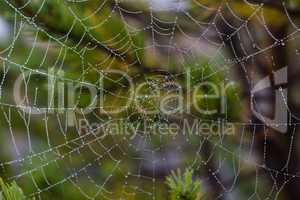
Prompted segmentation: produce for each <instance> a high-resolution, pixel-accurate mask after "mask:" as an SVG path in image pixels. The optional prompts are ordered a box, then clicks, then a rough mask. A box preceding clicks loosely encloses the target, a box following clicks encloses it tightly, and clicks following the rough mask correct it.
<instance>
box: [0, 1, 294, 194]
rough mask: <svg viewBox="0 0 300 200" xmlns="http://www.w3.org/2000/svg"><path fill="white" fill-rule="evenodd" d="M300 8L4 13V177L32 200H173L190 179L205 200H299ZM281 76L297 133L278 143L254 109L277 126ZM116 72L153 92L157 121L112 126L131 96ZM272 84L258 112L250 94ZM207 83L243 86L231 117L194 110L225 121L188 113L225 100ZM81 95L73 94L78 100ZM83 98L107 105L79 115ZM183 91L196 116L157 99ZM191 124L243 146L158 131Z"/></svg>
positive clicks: (139, 5)
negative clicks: (173, 187)
mask: <svg viewBox="0 0 300 200" xmlns="http://www.w3.org/2000/svg"><path fill="white" fill-rule="evenodd" d="M299 4H300V2H299V1H298V0H288V1H275V0H264V1H259V0H253V1H246V0H243V1H239V0H231V1H226V0H224V1H223V0H211V1H208V0H181V1H180V0H123V1H119V0H116V1H114V0H103V1H96V0H65V1H63V0H28V1H25V0H1V1H0V63H1V64H0V66H1V70H0V108H1V111H0V177H2V178H3V179H4V180H5V181H7V182H11V181H16V182H17V183H18V185H19V186H20V187H21V188H22V189H23V191H24V193H25V194H26V195H27V197H28V198H31V197H36V198H37V199H72V200H73V199H74V200H75V199H78V200H79V199H80V200H81V199H126V200H129V199H138V200H142V199H157V200H161V199H167V198H168V187H167V185H166V184H165V181H166V177H167V176H168V175H169V174H170V172H171V171H172V170H176V169H178V168H180V169H186V168H192V169H193V170H194V173H195V174H194V175H195V179H198V180H200V181H201V188H202V189H201V190H202V193H203V194H205V198H206V199H290V200H296V199H299V196H300V195H299V189H300V178H299V169H300V166H299V164H300V163H299V161H300V160H299V148H298V146H299V145H298V144H299V140H298V133H299V128H298V119H299V118H298V113H299V109H300V107H299V92H298V90H299V78H298V76H299V66H298V64H299V47H300V46H299V45H300V40H299V35H300V34H299V17H300V5H299ZM284 67H287V69H288V82H287V83H286V84H283V85H281V86H280V87H281V89H282V88H286V89H287V92H288V96H287V98H284V104H283V105H280V106H282V107H283V108H285V109H287V110H288V120H287V121H285V122H282V123H277V124H275V125H276V126H284V127H286V128H287V131H286V132H285V133H281V132H278V131H276V129H274V127H270V126H268V125H266V124H264V122H263V121H261V120H259V119H257V118H256V117H255V116H254V115H253V113H252V111H251V109H250V108H251V103H253V102H254V104H255V108H256V110H259V112H261V113H263V115H264V116H267V117H269V118H272V116H274V113H275V110H276V109H277V107H278V105H277V107H276V104H275V91H276V90H277V89H279V87H278V86H274V72H275V71H277V70H279V69H282V68H284ZM107 70H118V71H122V72H124V74H127V75H128V76H130V77H131V78H132V80H133V83H134V85H141V84H144V87H143V89H142V90H141V92H142V94H143V95H142V96H139V97H138V98H135V102H138V103H137V104H138V105H142V106H143V108H144V109H145V110H155V111H156V112H154V113H152V114H149V113H148V114H146V113H144V112H141V111H140V110H139V108H138V107H137V104H132V105H130V106H129V107H128V108H127V109H126V110H124V111H123V112H120V113H117V114H112V113H110V112H109V110H114V109H118V108H122V106H124V104H125V103H126V100H128V98H129V97H130V92H131V89H132V88H131V87H129V84H128V81H127V80H126V78H124V76H123V75H120V74H110V73H106V72H107ZM266 76H268V77H270V78H271V80H272V85H271V86H270V87H269V88H267V89H266V90H263V91H261V92H260V93H259V94H257V95H256V96H255V98H254V99H253V98H252V99H251V89H252V88H253V87H254V85H255V84H256V83H257V82H258V81H259V80H261V79H262V78H264V77H266ZM18 78H19V80H21V83H22V84H21V87H20V90H19V91H21V98H19V99H18V100H19V101H16V97H15V94H14V91H16V88H15V85H16V82H17V80H18ZM100 80H101V81H102V82H101V81H100ZM187 82H188V83H189V86H191V87H190V88H192V89H191V90H189V88H188V87H187ZM203 82H210V83H212V84H215V85H218V86H220V85H222V84H228V83H230V84H232V86H231V87H230V88H229V89H228V90H226V92H225V94H224V95H225V96H226V104H225V105H226V108H225V111H224V112H223V111H222V108H221V106H220V99H211V98H199V99H197V105H198V106H199V107H201V108H203V109H204V110H212V109H216V110H217V111H218V112H217V113H214V114H203V113H199V112H198V111H197V109H196V108H195V107H194V105H191V98H189V97H190V96H191V95H192V94H194V95H195V94H199V95H203V94H208V95H210V94H214V91H213V90H212V88H210V87H201V88H200V89H199V90H196V91H193V88H194V86H196V85H197V84H200V83H203ZM170 83H178V85H180V86H178V85H177V86H175V85H174V84H170ZM70 84H71V85H74V87H76V92H74V94H70V93H68V86H69V85H70ZM86 85H91V86H93V87H95V88H97V89H98V91H97V92H98V93H99V94H101V95H103V102H101V104H100V103H99V102H98V103H97V109H93V111H92V112H89V113H83V112H80V109H79V108H85V107H86V106H87V105H88V104H89V102H91V101H92V100H93V99H92V96H91V95H90V93H89V91H88V89H87V87H85V86H86ZM158 90H159V91H160V95H159V96H157V95H155V92H156V91H158ZM49 91H51V92H53V94H52V93H51V92H50V93H49ZM179 91H183V94H184V95H183V96H184V98H183V102H184V105H190V106H189V109H184V110H183V112H178V113H171V114H166V113H163V112H160V110H159V102H160V99H161V98H162V97H164V96H165V95H178V94H179ZM51 94H52V95H51ZM62 94H63V95H62ZM49 96H50V97H51V96H52V97H53V98H49ZM135 97H136V96H135ZM70 98H74V102H73V104H72V105H71V106H70V105H69V104H68V103H69V102H70ZM49 99H51V100H50V101H49ZM177 103H178V102H176V101H175V100H174V101H170V102H168V103H167V105H168V106H169V108H173V107H176V106H177ZM36 111H40V112H41V113H36ZM80 120H85V121H86V122H88V123H90V124H101V125H102V124H109V123H111V122H116V121H117V122H118V123H119V124H126V125H130V126H133V127H136V129H134V130H130V131H129V132H130V134H128V135H124V134H122V131H121V130H116V129H113V130H111V129H109V130H106V129H105V130H102V131H96V130H95V129H98V128H97V127H96V128H95V127H92V128H91V129H89V130H86V129H81V128H80V127H79V122H80ZM183 120H188V121H191V122H192V121H193V120H201V123H207V124H216V123H217V124H222V125H226V124H229V123H230V124H233V125H234V134H231V135H227V134H224V130H220V131H218V132H217V133H218V134H207V133H206V134H201V133H197V132H193V133H190V134H186V133H185V132H184V131H183V130H184V129H181V131H180V132H179V134H176V135H172V134H154V133H153V132H152V130H153V129H151V128H155V127H160V126H163V125H165V124H171V123H173V124H174V123H175V124H178V126H179V127H182V122H183ZM144 122H147V125H145V124H144ZM145 126H147V127H146V128H150V129H147V130H150V131H145ZM106 131H110V132H109V133H110V134H108V133H107V132H106Z"/></svg>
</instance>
